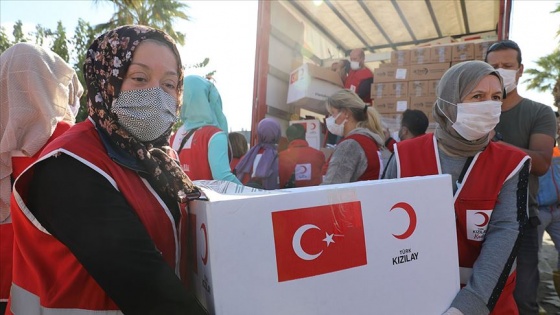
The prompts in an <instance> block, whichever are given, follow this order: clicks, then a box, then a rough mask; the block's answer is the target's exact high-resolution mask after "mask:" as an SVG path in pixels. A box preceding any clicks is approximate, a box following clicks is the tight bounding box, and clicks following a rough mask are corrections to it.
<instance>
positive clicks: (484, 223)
mask: <svg viewBox="0 0 560 315" xmlns="http://www.w3.org/2000/svg"><path fill="white" fill-rule="evenodd" d="M475 214H480V215H481V216H483V217H484V222H482V223H480V224H475V225H476V226H478V227H482V226H485V225H486V224H488V221H490V217H489V216H488V214H487V213H484V212H480V211H479V212H476V213H475Z"/></svg>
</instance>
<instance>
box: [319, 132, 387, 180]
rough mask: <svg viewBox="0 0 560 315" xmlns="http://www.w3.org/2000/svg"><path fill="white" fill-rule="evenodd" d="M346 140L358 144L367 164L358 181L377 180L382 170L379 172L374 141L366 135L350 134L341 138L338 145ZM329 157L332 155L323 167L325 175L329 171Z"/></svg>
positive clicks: (376, 148) (379, 162)
mask: <svg viewBox="0 0 560 315" xmlns="http://www.w3.org/2000/svg"><path fill="white" fill-rule="evenodd" d="M348 139H352V140H355V141H357V142H358V144H360V146H361V147H362V149H363V150H364V153H365V154H366V158H367V162H368V163H367V168H366V170H365V171H364V173H363V174H362V175H361V176H360V177H359V178H358V181H362V180H373V179H379V176H380V175H381V172H382V170H381V161H380V158H379V153H378V152H379V147H378V146H377V142H375V140H373V139H372V138H370V137H368V136H366V135H362V134H351V135H349V136H347V137H345V138H343V139H342V140H340V142H339V144H340V143H342V141H346V140H348ZM331 157H332V155H331V156H330V157H329V159H328V160H327V162H326V163H325V166H324V167H323V173H324V174H326V172H327V170H328V169H329V162H330V160H331Z"/></svg>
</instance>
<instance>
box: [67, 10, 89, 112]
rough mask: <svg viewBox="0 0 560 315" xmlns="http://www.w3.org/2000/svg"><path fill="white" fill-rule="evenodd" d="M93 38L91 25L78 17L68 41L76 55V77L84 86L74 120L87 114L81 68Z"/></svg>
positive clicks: (85, 91)
mask: <svg viewBox="0 0 560 315" xmlns="http://www.w3.org/2000/svg"><path fill="white" fill-rule="evenodd" d="M94 39H95V33H94V31H93V28H92V27H91V25H89V23H88V22H86V21H84V20H83V19H81V18H80V19H78V25H77V26H76V29H75V30H74V37H73V38H72V40H71V41H70V43H71V44H72V46H73V47H74V52H75V56H76V62H75V63H74V69H75V70H76V73H77V75H78V79H79V80H80V83H82V86H83V87H84V95H83V96H82V98H80V110H79V112H78V115H77V116H76V121H83V120H85V119H86V118H87V116H88V110H87V89H86V81H85V79H84V74H83V71H84V70H83V69H84V61H85V59H86V52H87V49H88V48H89V46H90V45H91V43H92V42H93V40H94Z"/></svg>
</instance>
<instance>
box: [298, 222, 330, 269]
mask: <svg viewBox="0 0 560 315" xmlns="http://www.w3.org/2000/svg"><path fill="white" fill-rule="evenodd" d="M309 229H317V230H320V229H319V228H318V227H317V226H315V225H313V224H305V225H302V226H300V227H299V229H297V231H296V232H295V233H294V237H293V238H292V247H293V249H294V252H295V253H296V255H297V256H298V257H299V258H301V259H303V260H313V259H315V258H317V257H319V256H320V255H321V254H322V253H323V251H320V252H319V253H317V254H315V255H311V254H309V253H307V252H305V251H304V250H303V248H301V237H302V236H303V234H304V233H305V232H307V230H309Z"/></svg>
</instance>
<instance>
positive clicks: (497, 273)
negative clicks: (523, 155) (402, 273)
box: [451, 161, 530, 314]
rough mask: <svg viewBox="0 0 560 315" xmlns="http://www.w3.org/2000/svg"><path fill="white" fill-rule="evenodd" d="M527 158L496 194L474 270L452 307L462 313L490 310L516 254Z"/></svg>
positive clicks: (524, 206)
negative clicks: (496, 200) (496, 198)
mask: <svg viewBox="0 0 560 315" xmlns="http://www.w3.org/2000/svg"><path fill="white" fill-rule="evenodd" d="M529 163H530V162H529V161H526V162H525V164H524V165H523V167H522V168H521V170H519V171H518V172H517V174H515V175H514V176H513V177H511V178H510V179H508V180H507V181H506V182H505V183H504V185H503V186H502V189H501V191H500V194H499V195H498V202H497V203H496V206H495V208H494V211H493V212H492V216H491V218H490V222H489V224H488V230H487V232H486V236H485V239H484V243H483V244H482V250H481V252H480V255H479V256H478V258H477V260H476V262H475V264H474V268H473V274H472V276H471V278H470V280H469V282H468V283H467V285H466V286H465V287H464V288H463V289H461V291H459V293H458V294H457V296H456V297H455V299H454V300H453V303H452V304H451V306H452V307H455V308H457V309H459V310H461V312H463V313H464V314H488V313H489V312H490V311H492V309H493V307H494V305H495V303H496V301H497V299H498V298H499V294H496V293H495V292H501V290H502V289H503V286H504V284H505V281H501V282H500V281H498V280H499V279H500V278H502V280H504V279H507V277H508V276H509V273H510V271H511V267H512V264H513V262H514V260H515V257H516V256H517V247H516V246H515V245H516V243H517V239H518V238H519V232H520V226H521V223H520V222H519V221H518V219H519V218H521V217H523V216H524V215H526V213H527V193H528V192H527V183H528V178H529Z"/></svg>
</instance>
